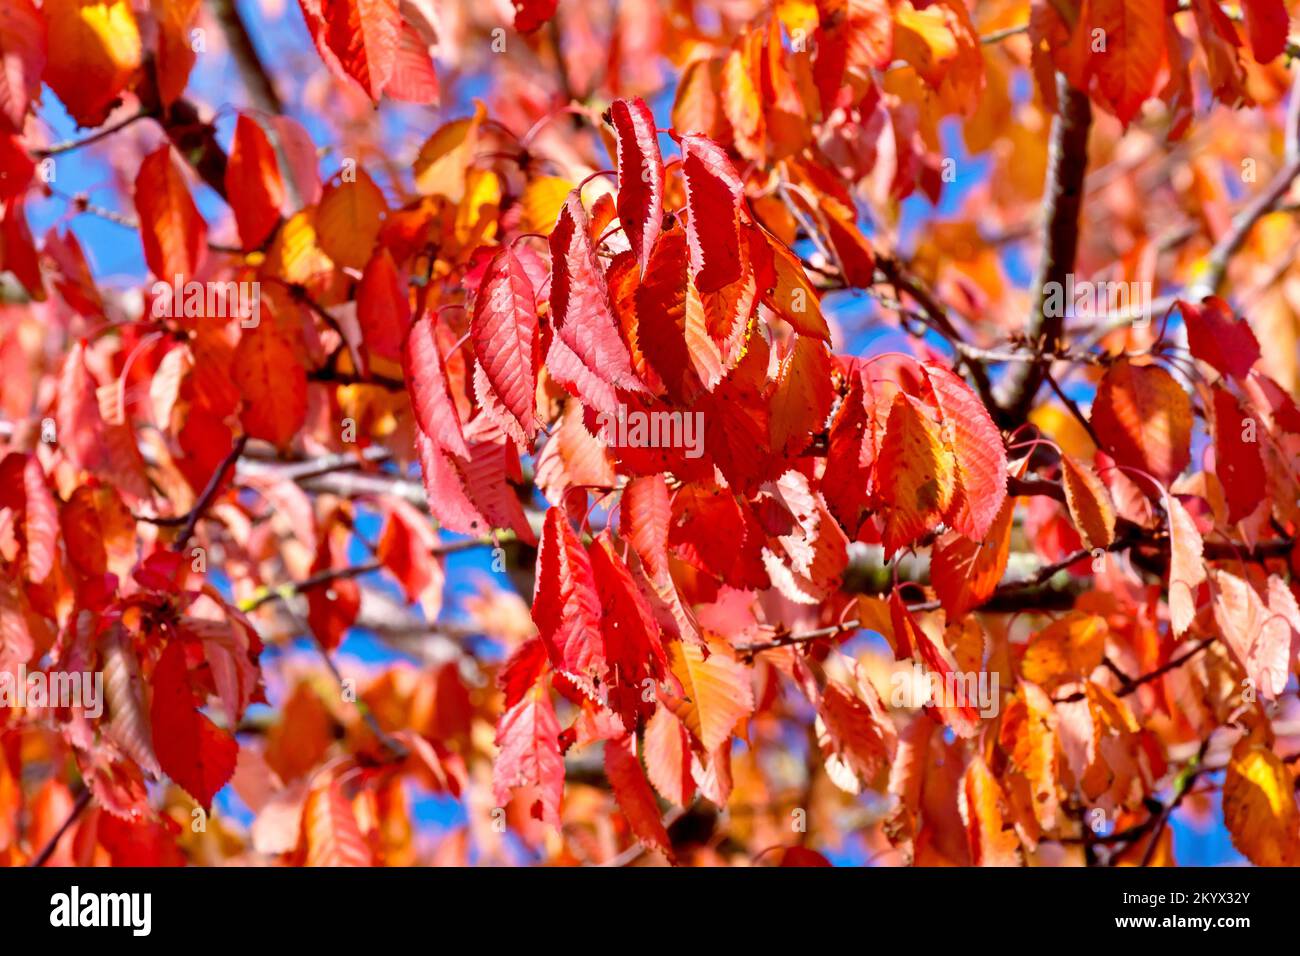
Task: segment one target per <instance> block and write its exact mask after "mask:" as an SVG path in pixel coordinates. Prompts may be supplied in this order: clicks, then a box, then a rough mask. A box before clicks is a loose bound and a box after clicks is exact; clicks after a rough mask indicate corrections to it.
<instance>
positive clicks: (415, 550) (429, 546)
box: [375, 500, 442, 602]
mask: <svg viewBox="0 0 1300 956" xmlns="http://www.w3.org/2000/svg"><path fill="white" fill-rule="evenodd" d="M386 510H387V512H388V513H387V516H386V518H385V521H384V530H383V531H382V532H381V533H380V536H379V545H378V547H377V548H376V549H375V557H377V558H378V559H379V561H380V562H381V563H382V564H383V565H384V567H386V568H387V569H388V570H389V571H391V572H392V574H393V577H395V578H397V580H398V582H399V583H401V585H402V591H403V593H405V595H406V600H408V601H411V602H415V601H419V600H420V598H421V596H422V595H423V594H424V591H425V589H426V588H428V587H429V585H430V584H432V583H433V582H434V581H436V580H441V578H442V569H441V568H440V567H439V565H438V558H436V557H435V556H434V554H433V550H434V549H435V548H436V547H437V546H438V536H437V534H435V533H434V530H433V528H432V527H430V525H429V522H428V519H427V518H426V517H425V515H424V514H423V513H422V512H420V511H418V510H416V509H415V508H414V507H413V506H411V505H410V504H407V503H406V502H405V501H401V500H398V501H394V502H392V503H391V504H390V505H389V506H388V507H387V508H386Z"/></svg>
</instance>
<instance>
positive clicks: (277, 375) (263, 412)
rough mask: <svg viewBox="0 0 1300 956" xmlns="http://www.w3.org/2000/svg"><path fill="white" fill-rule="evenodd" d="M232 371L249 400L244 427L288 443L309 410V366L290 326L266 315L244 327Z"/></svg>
mask: <svg viewBox="0 0 1300 956" xmlns="http://www.w3.org/2000/svg"><path fill="white" fill-rule="evenodd" d="M233 373H234V380H235V384H236V385H237V386H238V387H239V392H240V395H241V396H242V397H243V400H244V401H243V406H242V408H241V409H240V413H239V420H240V422H241V423H242V424H243V426H244V430H245V431H246V432H247V433H248V434H249V435H250V436H251V437H253V438H261V439H265V440H266V441H269V442H271V444H273V445H278V446H280V447H285V446H287V445H288V444H289V443H290V442H292V441H293V438H294V436H295V435H297V434H298V430H299V429H300V428H302V425H303V421H304V419H305V418H306V415H307V372H306V370H305V369H304V368H303V367H302V363H301V362H300V361H299V359H298V355H297V353H296V352H295V351H294V349H293V342H292V340H291V338H290V337H289V334H288V332H287V330H283V329H281V328H280V327H279V325H278V324H277V323H276V322H275V321H274V320H273V319H268V318H267V317H266V316H263V317H262V320H261V321H260V322H259V323H258V324H257V326H256V327H255V328H248V329H244V331H243V334H242V335H241V336H240V338H239V348H238V349H236V351H235V357H234V362H233Z"/></svg>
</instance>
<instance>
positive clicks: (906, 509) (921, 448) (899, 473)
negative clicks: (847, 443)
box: [876, 392, 957, 557]
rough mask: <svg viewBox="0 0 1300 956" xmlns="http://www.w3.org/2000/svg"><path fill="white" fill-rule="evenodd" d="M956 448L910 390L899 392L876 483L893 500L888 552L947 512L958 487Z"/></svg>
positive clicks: (888, 500)
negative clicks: (951, 447) (946, 444)
mask: <svg viewBox="0 0 1300 956" xmlns="http://www.w3.org/2000/svg"><path fill="white" fill-rule="evenodd" d="M956 481H957V477H956V469H955V467H954V465H953V461H952V454H951V452H949V451H948V449H947V448H946V447H944V444H943V442H942V439H941V438H940V431H939V427H938V426H937V425H935V424H934V423H933V422H932V421H930V419H929V418H928V417H927V416H926V414H925V412H924V411H923V410H922V409H921V408H920V407H919V405H918V403H917V402H916V400H915V399H913V398H912V397H911V396H909V395H907V394H905V393H903V392H899V393H898V395H897V396H896V397H895V398H894V403H893V405H892V407H891V408H890V412H889V421H888V423H887V425H886V426H885V439H884V441H883V442H882V443H881V446H880V457H879V458H878V459H877V460H876V483H877V487H878V488H879V489H880V494H881V497H882V498H883V499H884V500H885V502H886V503H887V504H888V505H889V511H888V512H887V514H886V519H885V534H884V543H885V554H886V557H888V556H890V555H892V554H894V552H896V551H897V550H898V549H899V548H902V547H904V546H906V545H907V544H910V543H911V542H913V541H915V540H916V539H917V538H918V537H919V536H920V535H921V534H923V533H924V532H926V531H929V530H931V529H932V528H934V527H935V525H936V524H938V522H939V519H940V518H941V517H943V516H944V515H945V514H947V513H948V511H949V508H950V507H951V505H952V502H953V498H954V494H955V487H956Z"/></svg>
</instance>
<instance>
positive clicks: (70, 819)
mask: <svg viewBox="0 0 1300 956" xmlns="http://www.w3.org/2000/svg"><path fill="white" fill-rule="evenodd" d="M88 806H90V788H89V787H87V788H86V789H85V790H82V791H81V793H79V794H77V800H76V802H75V803H73V805H72V809H71V810H69V811H68V815H67V817H66V818H65V819H64V821H63V822H62V823H61V824H59V828H58V829H57V830H55V831H54V835H53V836H51V837H50V838H49V839H48V840H47V841H46V842H45V846H43V847H41V850H40V852H39V853H37V854H36V855H35V856H34V857H32V859H31V862H30V863H28V864H27V865H28V866H44V865H45V864H46V863H47V862H48V861H49V859H50V857H52V856H53V855H54V851H55V850H56V849H58V846H59V841H60V840H62V839H63V835H64V834H65V833H67V832H68V828H69V827H71V826H72V825H73V824H74V823H76V822H77V817H79V816H81V814H82V813H83V812H85V809H86V807H88Z"/></svg>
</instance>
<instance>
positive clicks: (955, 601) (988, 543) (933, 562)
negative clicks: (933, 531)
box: [930, 498, 1015, 619]
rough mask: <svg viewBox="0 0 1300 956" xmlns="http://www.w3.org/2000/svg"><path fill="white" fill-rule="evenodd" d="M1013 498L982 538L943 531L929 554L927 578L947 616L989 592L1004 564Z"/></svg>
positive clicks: (980, 600)
mask: <svg viewBox="0 0 1300 956" xmlns="http://www.w3.org/2000/svg"><path fill="white" fill-rule="evenodd" d="M1014 501H1015V499H1011V498H1008V499H1006V500H1005V501H1004V502H1003V505H1002V510H1001V511H1000V512H999V514H998V516H997V517H996V518H995V519H994V520H993V524H992V525H991V526H990V527H989V530H988V532H987V534H986V536H985V537H984V539H983V540H979V541H972V540H971V539H970V538H966V537H963V536H961V535H958V534H949V535H945V536H944V537H943V538H942V539H940V541H939V544H938V547H937V548H936V549H935V550H934V551H933V553H932V555H931V558H930V579H931V581H932V583H933V584H934V590H935V593H936V594H938V595H939V600H940V601H941V602H943V606H944V609H945V610H946V611H947V612H948V615H949V618H950V619H956V618H958V617H960V616H961V615H963V614H965V613H966V612H967V611H969V610H971V609H972V608H975V607H978V606H979V605H980V604H982V603H983V602H984V601H986V600H988V598H989V597H991V596H992V594H993V592H994V590H995V589H996V588H997V586H998V584H999V582H1001V580H1002V573H1003V572H1004V571H1005V570H1006V568H1007V557H1008V555H1009V554H1010V551H1011V518H1012V514H1013V512H1014V511H1015V508H1014Z"/></svg>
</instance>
